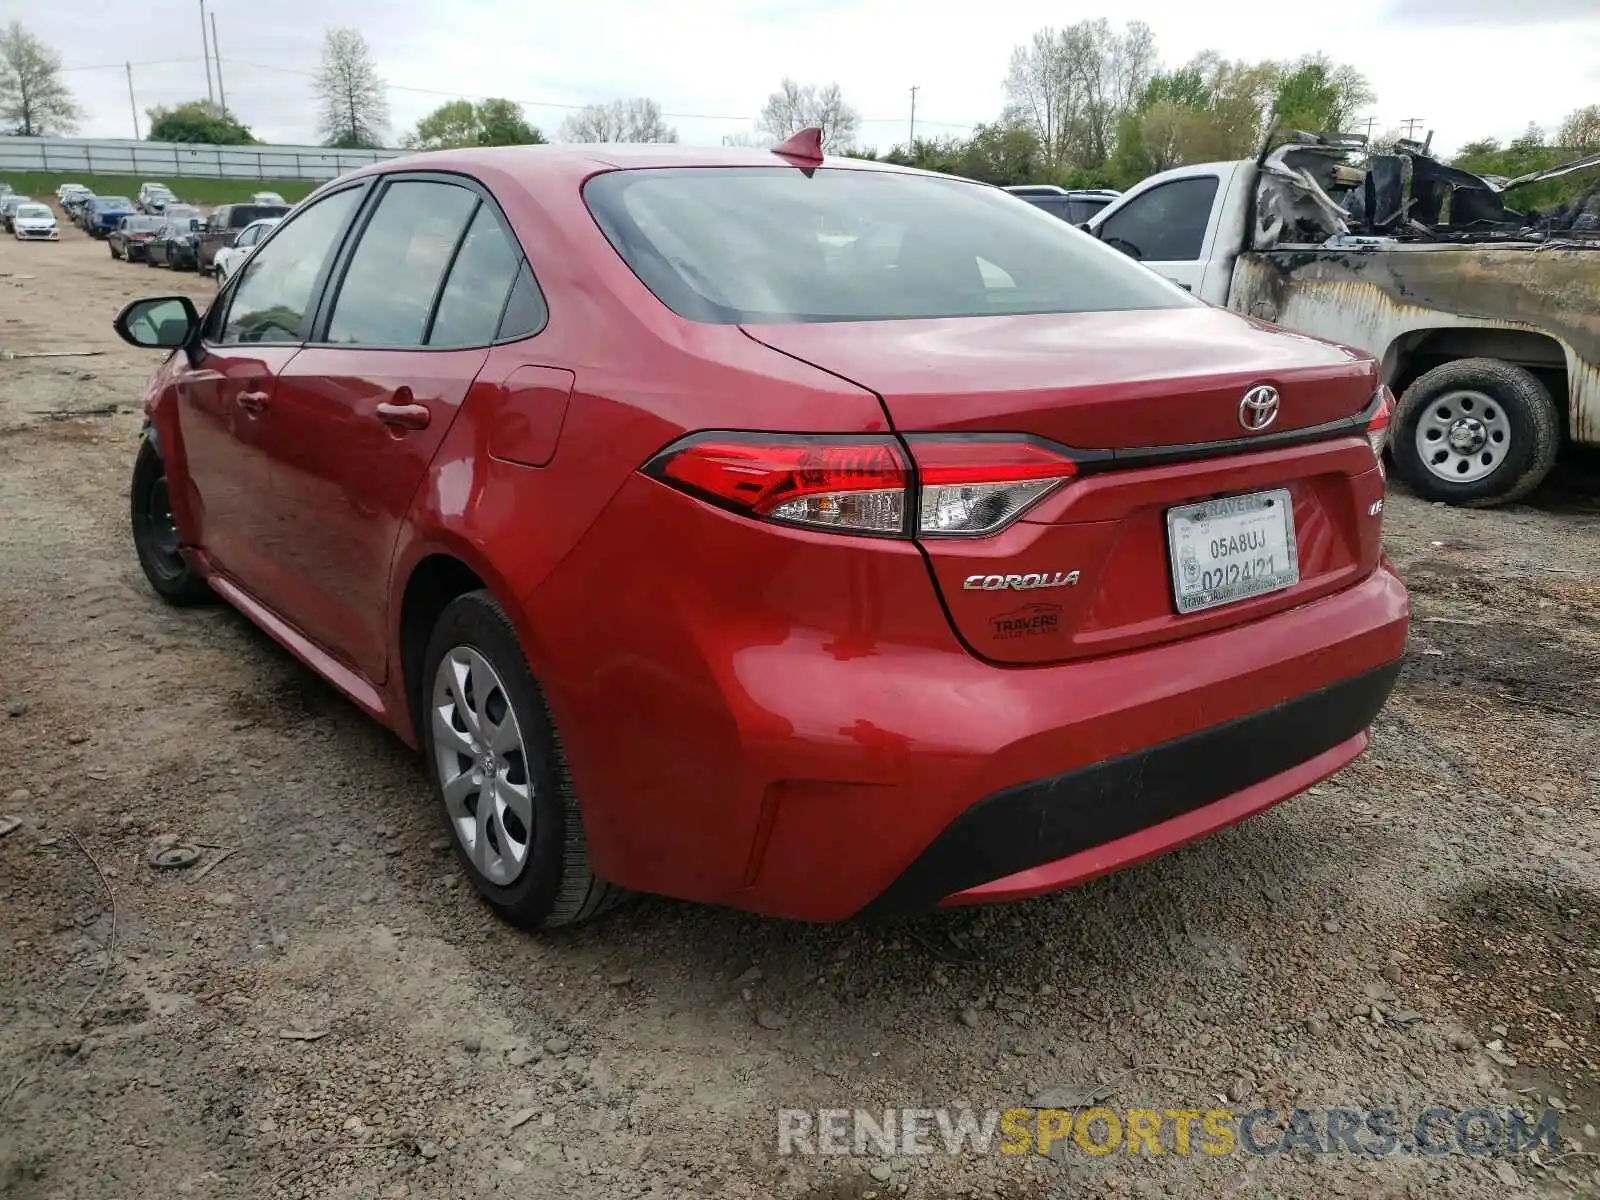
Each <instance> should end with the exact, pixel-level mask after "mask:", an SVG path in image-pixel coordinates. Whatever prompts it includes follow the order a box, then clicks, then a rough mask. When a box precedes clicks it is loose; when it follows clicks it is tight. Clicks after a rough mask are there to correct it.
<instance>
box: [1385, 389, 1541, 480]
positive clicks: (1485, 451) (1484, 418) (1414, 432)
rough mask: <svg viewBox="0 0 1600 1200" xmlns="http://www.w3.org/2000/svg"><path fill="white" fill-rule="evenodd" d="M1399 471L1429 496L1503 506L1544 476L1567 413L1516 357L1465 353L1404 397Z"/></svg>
mask: <svg viewBox="0 0 1600 1200" xmlns="http://www.w3.org/2000/svg"><path fill="white" fill-rule="evenodd" d="M1394 432H1395V436H1394V439H1393V441H1392V442H1391V447H1392V451H1391V453H1392V454H1393V456H1394V465H1395V471H1396V473H1397V474H1398V475H1399V476H1400V478H1401V479H1403V480H1405V482H1406V483H1408V484H1409V485H1410V486H1411V488H1412V490H1413V491H1415V492H1416V493H1417V494H1418V495H1420V496H1422V497H1423V498H1425V499H1428V500H1443V501H1445V502H1447V503H1451V504H1480V505H1483V504H1502V503H1505V502H1506V501H1509V500H1519V499H1521V498H1522V497H1523V496H1526V495H1527V494H1528V493H1529V492H1531V491H1533V489H1534V488H1536V487H1538V486H1539V484H1540V483H1542V482H1543V481H1544V477H1545V476H1546V475H1548V474H1549V473H1550V468H1551V467H1552V466H1554V465H1555V459H1556V450H1557V448H1558V446H1559V444H1560V441H1561V437H1560V428H1559V412H1558V410H1557V408H1556V403H1555V401H1554V400H1553V399H1552V398H1551V396H1550V392H1549V390H1548V389H1547V388H1546V387H1545V386H1544V384H1543V383H1541V382H1540V381H1539V379H1538V377H1537V376H1535V375H1534V374H1533V373H1532V372H1531V371H1529V370H1527V369H1526V368H1524V367H1520V366H1517V365H1516V364H1514V363H1508V362H1502V361H1501V360H1499V359H1493V358H1463V359H1458V360H1456V361H1455V362H1447V363H1445V364H1443V365H1442V366H1438V367H1435V368H1434V369H1433V370H1431V371H1429V372H1427V373H1426V374H1425V375H1422V376H1421V377H1419V378H1418V379H1417V380H1416V382H1414V383H1413V384H1412V385H1411V386H1410V387H1409V388H1407V389H1406V393H1405V395H1404V396H1403V397H1402V398H1401V400H1400V409H1399V412H1398V413H1397V414H1396V416H1395V431H1394Z"/></svg>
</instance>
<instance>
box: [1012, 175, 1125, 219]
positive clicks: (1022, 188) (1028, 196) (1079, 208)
mask: <svg viewBox="0 0 1600 1200" xmlns="http://www.w3.org/2000/svg"><path fill="white" fill-rule="evenodd" d="M1005 190H1006V191H1008V192H1010V193H1011V194H1012V195H1013V196H1017V197H1019V198H1020V199H1023V200H1026V201H1027V202H1028V203H1029V204H1031V205H1033V206H1034V207H1035V208H1042V209H1044V211H1045V212H1047V213H1050V214H1051V215H1052V216H1057V217H1060V218H1061V219H1062V220H1063V221H1066V222H1068V223H1070V224H1073V225H1082V224H1083V223H1084V222H1085V221H1087V220H1088V219H1089V218H1090V217H1092V216H1094V215H1095V214H1096V213H1097V212H1099V211H1100V210H1101V209H1102V208H1104V207H1105V206H1106V205H1108V204H1110V203H1111V202H1112V201H1113V200H1115V199H1116V198H1117V197H1118V196H1120V195H1122V193H1121V192H1116V191H1112V190H1111V189H1110V188H1064V187H1056V186H1054V185H1053V184H1043V183H1030V184H1019V185H1017V186H1015V187H1008V188H1006V189H1005Z"/></svg>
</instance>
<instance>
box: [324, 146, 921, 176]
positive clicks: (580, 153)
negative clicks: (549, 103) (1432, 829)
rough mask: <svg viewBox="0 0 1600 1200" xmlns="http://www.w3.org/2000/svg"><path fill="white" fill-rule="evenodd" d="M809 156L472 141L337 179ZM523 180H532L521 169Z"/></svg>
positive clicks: (904, 170) (764, 162) (559, 172)
mask: <svg viewBox="0 0 1600 1200" xmlns="http://www.w3.org/2000/svg"><path fill="white" fill-rule="evenodd" d="M812 165H813V164H812V163H810V162H803V161H800V162H797V161H796V160H790V159H785V158H783V157H781V156H779V155H776V154H773V153H772V152H771V151H770V150H744V149H738V148H734V147H722V148H720V149H713V148H707V147H704V146H681V145H678V144H676V143H655V142H649V143H622V142H618V143H609V142H608V143H598V144H582V143H574V144H565V143H563V144H558V145H546V146H473V147H470V148H468V149H462V150H435V151H431V152H429V153H426V154H408V155H406V156H404V157H402V158H389V159H385V160H383V161H382V162H378V163H371V164H369V165H367V166H365V167H361V168H359V169H358V170H355V171H351V172H350V173H349V174H347V175H341V176H339V181H340V182H346V181H349V180H351V179H356V178H361V177H364V176H369V175H388V174H391V173H393V172H396V171H444V172H450V171H462V172H466V173H469V174H470V173H471V172H474V171H503V172H505V173H507V174H511V175H522V174H523V172H525V171H534V170H537V171H538V179H539V180H541V181H546V180H547V181H549V182H552V183H554V182H557V181H560V182H563V183H574V182H578V181H581V180H583V179H586V178H588V177H589V176H590V175H594V174H597V173H599V172H602V171H610V170H638V169H641V168H648V167H783V166H791V167H795V168H796V169H800V167H806V168H809V167H811V166H812ZM821 165H822V166H825V167H830V168H842V169H846V170H858V171H882V172H886V173H891V174H897V175H928V176H931V175H934V174H935V172H931V171H919V170H917V169H916V168H915V167H902V166H899V165H897V164H895V163H886V162H879V161H876V160H874V159H861V158H832V157H828V158H824V159H823V160H822V163H821ZM523 181H524V182H527V183H533V182H535V180H534V179H533V178H530V177H528V176H526V175H523Z"/></svg>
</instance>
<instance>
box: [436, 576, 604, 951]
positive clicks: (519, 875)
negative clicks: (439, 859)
mask: <svg viewBox="0 0 1600 1200" xmlns="http://www.w3.org/2000/svg"><path fill="white" fill-rule="evenodd" d="M423 663H424V667H423V670H424V675H423V678H422V681H421V687H420V688H419V689H418V691H419V696H418V699H419V701H420V702H421V703H422V705H423V713H422V721H421V724H422V731H423V747H424V753H425V758H426V761H427V764H428V770H429V774H430V775H431V776H432V778H433V783H434V789H435V792H436V793H437V795H438V797H439V803H440V807H441V809H442V811H443V817H444V822H445V826H446V828H447V830H448V831H449V834H450V839H451V844H452V845H453V846H454V847H455V853H456V858H457V860H458V861H459V862H460V864H461V866H462V867H463V868H464V869H465V870H466V872H467V876H468V878H470V879H471V880H472V885H473V887H474V888H476V889H477V892H478V894H479V895H481V896H482V897H483V898H484V899H485V900H487V901H488V902H489V904H490V905H491V906H492V907H493V908H494V909H495V910H496V911H497V912H498V913H499V914H500V915H501V916H502V917H504V918H505V919H506V920H508V921H510V922H512V923H513V924H516V925H521V926H523V927H525V928H529V929H535V928H546V929H548V928H553V927H555V926H559V925H571V924H574V923H576V922H579V921H584V920H587V919H588V918H590V917H593V916H596V915H598V914H600V913H602V912H604V911H606V910H607V909H609V908H611V907H613V906H614V905H616V904H617V903H618V902H619V901H620V900H621V899H622V898H623V897H624V896H625V895H626V894H627V893H625V892H624V891H623V890H622V889H620V888H618V887H615V886H614V885H612V884H609V883H606V882H605V881H604V880H601V879H599V878H597V877H596V876H595V874H594V871H593V870H592V868H591V867H590V866H589V851H588V843H587V840H586V839H585V836H584V831H583V822H582V819H581V817H580V815H579V812H578V801H577V797H576V796H575V795H574V793H573V788H572V780H571V777H570V776H569V775H568V773H567V766H566V761H565V758H564V756H563V755H562V751H561V741H560V738H559V737H558V736H557V734H556V730H555V724H554V722H553V720H552V719H551V716H550V711H549V708H548V707H547V706H546V704H545V699H544V694H543V693H542V692H541V691H540V690H539V686H538V684H537V683H535V682H534V679H533V676H532V675H531V674H530V673H529V671H528V666H527V662H526V660H525V659H524V658H523V654H522V648H521V646H520V645H519V643H518V641H517V636H516V632H515V630H514V629H513V628H512V626H511V622H510V620H509V619H508V618H507V617H506V615H505V611H504V610H503V609H502V608H501V607H500V605H499V604H498V603H497V602H496V601H495V599H494V597H493V596H491V595H490V594H489V593H488V592H484V591H479V592H469V593H468V594H466V595H464V596H460V597H458V598H457V599H455V600H453V601H451V602H450V604H449V605H447V606H446V607H445V610H444V611H443V612H442V613H441V614H440V615H439V620H438V622H437V623H436V624H435V625H434V629H433V634H432V636H431V637H430V638H429V639H428V647H427V650H426V652H425V654H424V658H423Z"/></svg>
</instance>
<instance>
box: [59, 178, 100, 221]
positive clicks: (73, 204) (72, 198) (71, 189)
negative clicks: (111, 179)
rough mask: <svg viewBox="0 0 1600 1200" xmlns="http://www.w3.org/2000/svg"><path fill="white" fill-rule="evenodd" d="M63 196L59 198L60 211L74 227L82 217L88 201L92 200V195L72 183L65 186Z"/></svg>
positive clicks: (79, 185)
mask: <svg viewBox="0 0 1600 1200" xmlns="http://www.w3.org/2000/svg"><path fill="white" fill-rule="evenodd" d="M65 187H66V190H65V194H64V195H62V197H61V211H62V212H63V213H65V214H66V216H67V219H68V220H69V221H71V222H72V223H73V224H74V225H76V224H78V218H79V217H80V216H81V215H82V213H83V210H84V208H86V207H87V206H88V203H89V201H91V200H93V199H94V193H93V192H92V191H90V190H89V189H88V188H86V187H84V186H83V185H82V184H78V183H73V184H67V185H65Z"/></svg>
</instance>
